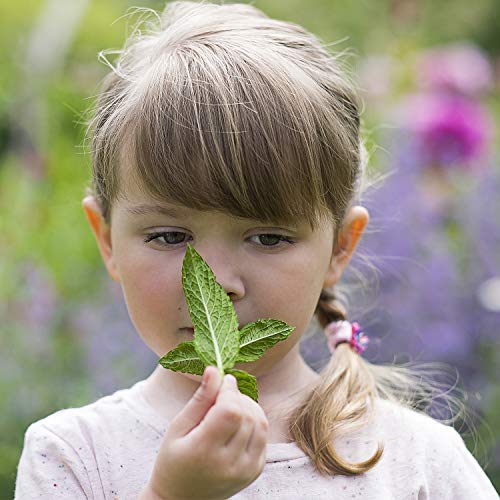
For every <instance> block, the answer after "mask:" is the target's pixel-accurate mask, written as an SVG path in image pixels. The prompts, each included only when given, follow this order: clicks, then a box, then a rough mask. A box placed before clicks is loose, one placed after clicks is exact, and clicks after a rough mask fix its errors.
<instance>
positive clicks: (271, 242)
mask: <svg viewBox="0 0 500 500" xmlns="http://www.w3.org/2000/svg"><path fill="white" fill-rule="evenodd" d="M255 237H256V238H258V239H259V240H260V243H261V244H262V246H265V247H277V246H278V245H279V244H280V243H281V242H286V243H291V244H293V243H294V242H293V241H292V240H291V239H290V238H287V237H286V236H283V235H281V234H256V235H255V236H252V238H255Z"/></svg>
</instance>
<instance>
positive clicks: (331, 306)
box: [315, 287, 347, 328]
mask: <svg viewBox="0 0 500 500" xmlns="http://www.w3.org/2000/svg"><path fill="white" fill-rule="evenodd" d="M315 313H316V315H317V318H318V321H319V323H320V325H321V326H322V327H323V328H324V327H325V326H326V325H327V324H328V323H331V322H332V321H343V320H346V319H347V311H346V310H345V308H344V307H343V306H342V304H341V303H340V302H339V301H338V300H337V296H336V294H335V291H334V289H333V287H331V288H329V289H328V290H321V295H320V296H319V300H318V305H317V306H316V311H315Z"/></svg>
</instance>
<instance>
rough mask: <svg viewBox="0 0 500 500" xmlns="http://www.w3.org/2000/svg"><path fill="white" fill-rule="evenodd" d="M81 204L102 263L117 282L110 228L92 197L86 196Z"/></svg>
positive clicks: (118, 279) (118, 278) (118, 277)
mask: <svg viewBox="0 0 500 500" xmlns="http://www.w3.org/2000/svg"><path fill="white" fill-rule="evenodd" d="M82 206H83V210H84V211H85V215H86V216H87V219H88V221H89V223H90V227H91V228H92V231H93V233H94V236H95V239H96V241H97V245H98V247H99V251H100V252H101V256H102V260H103V261H104V265H105V266H106V269H107V270H108V273H109V275H110V276H111V278H112V279H113V280H115V281H116V282H118V283H119V282H120V276H119V274H118V270H117V268H116V265H115V262H114V260H113V251H112V246H111V228H110V227H109V226H108V225H107V224H106V221H105V220H104V218H103V217H102V215H101V210H100V209H99V206H98V204H97V202H96V200H95V198H94V197H92V196H86V197H85V198H84V199H83V201H82Z"/></svg>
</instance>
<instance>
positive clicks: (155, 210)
mask: <svg viewBox="0 0 500 500" xmlns="http://www.w3.org/2000/svg"><path fill="white" fill-rule="evenodd" d="M125 211H126V212H127V213H128V214H131V215H148V214H162V215H166V216H167V217H179V210H176V209H174V208H169V207H166V206H164V205H146V204H140V205H136V206H130V207H126V208H125Z"/></svg>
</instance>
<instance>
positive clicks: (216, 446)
mask: <svg viewBox="0 0 500 500" xmlns="http://www.w3.org/2000/svg"><path fill="white" fill-rule="evenodd" d="M268 426H269V423H268V421H267V418H266V416H265V414H264V411H263V410H262V408H261V407H260V406H259V405H258V404H257V403H256V402H255V401H253V400H252V399H251V398H249V397H248V396H246V395H244V394H241V393H240V392H239V391H238V388H237V384H236V379H235V378H234V377H233V376H232V375H225V376H224V379H223V381H222V384H220V376H219V372H218V371H217V368H216V367H214V366H207V367H206V368H205V372H204V374H203V381H202V384H201V385H200V387H199V388H198V389H197V391H196V392H195V393H194V395H193V397H192V398H191V400H190V401H188V403H187V404H186V406H185V407H184V408H183V409H182V410H181V411H180V412H179V414H178V415H177V416H176V417H175V419H174V420H173V421H172V422H171V424H170V426H169V428H168V429H167V432H166V433H165V436H164V438H163V441H162V443H161V445H160V450H159V452H158V457H157V458H156V462H155V465H154V468H153V473H152V476H151V478H150V480H149V483H148V485H147V487H146V489H145V490H144V491H143V493H142V494H141V496H140V497H139V498H140V499H147V498H151V499H157V500H221V499H226V498H228V497H230V496H232V495H234V494H235V493H237V492H238V491H240V490H242V489H243V488H245V487H246V486H248V485H249V484H250V483H252V482H253V481H255V479H257V477H258V476H259V475H260V473H261V472H262V470H263V469H264V465H265V463H266V442H267V431H268Z"/></svg>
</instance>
